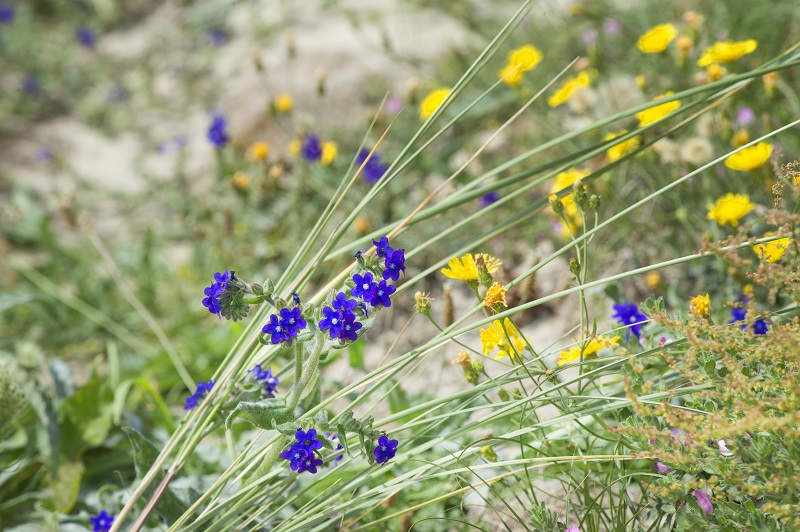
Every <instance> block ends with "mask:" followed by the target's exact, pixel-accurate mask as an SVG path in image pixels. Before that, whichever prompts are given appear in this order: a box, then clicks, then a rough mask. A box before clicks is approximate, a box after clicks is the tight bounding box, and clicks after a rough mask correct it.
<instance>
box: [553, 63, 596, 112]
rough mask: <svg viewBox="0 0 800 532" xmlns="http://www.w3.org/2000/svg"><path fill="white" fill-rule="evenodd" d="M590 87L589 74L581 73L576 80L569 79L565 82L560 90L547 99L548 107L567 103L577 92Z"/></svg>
mask: <svg viewBox="0 0 800 532" xmlns="http://www.w3.org/2000/svg"><path fill="white" fill-rule="evenodd" d="M588 86H589V74H587V73H586V72H581V73H580V74H578V75H577V76H575V77H574V78H569V79H568V80H567V81H565V82H564V83H563V84H562V85H561V87H559V88H558V90H557V91H556V92H555V94H553V95H552V96H550V98H548V99H547V105H549V106H550V107H558V106H559V105H561V104H563V103H565V102H566V101H567V100H569V99H570V97H571V96H572V95H573V94H575V92H576V91H578V90H580V89H582V88H584V87H588Z"/></svg>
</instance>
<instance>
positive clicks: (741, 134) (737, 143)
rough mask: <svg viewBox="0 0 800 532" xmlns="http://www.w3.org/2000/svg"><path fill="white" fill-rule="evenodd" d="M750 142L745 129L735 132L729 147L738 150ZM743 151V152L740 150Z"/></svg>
mask: <svg viewBox="0 0 800 532" xmlns="http://www.w3.org/2000/svg"><path fill="white" fill-rule="evenodd" d="M748 142H750V134H749V133H748V132H747V130H746V129H739V130H737V131H736V132H735V133H734V134H733V136H732V137H731V146H733V147H734V148H739V147H741V146H744V145H745V144H747V143H748ZM742 151H744V150H742Z"/></svg>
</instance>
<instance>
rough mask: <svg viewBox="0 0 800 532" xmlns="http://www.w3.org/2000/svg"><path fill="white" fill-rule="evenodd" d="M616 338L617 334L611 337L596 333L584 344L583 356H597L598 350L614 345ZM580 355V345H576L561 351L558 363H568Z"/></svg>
mask: <svg viewBox="0 0 800 532" xmlns="http://www.w3.org/2000/svg"><path fill="white" fill-rule="evenodd" d="M618 340H619V336H615V337H613V338H611V337H608V336H603V335H602V334H599V335H597V337H596V338H592V339H591V340H589V343H588V344H586V348H585V349H584V350H583V358H584V359H589V358H595V357H597V352H598V351H600V350H601V349H603V348H606V347H613V346H615V345H616V344H617V341H618ZM580 357H581V346H579V345H576V346H575V347H573V348H572V349H568V350H567V351H562V352H561V358H560V359H559V361H558V365H559V366H563V365H564V364H569V363H570V362H574V361H576V360H578V359H579V358H580Z"/></svg>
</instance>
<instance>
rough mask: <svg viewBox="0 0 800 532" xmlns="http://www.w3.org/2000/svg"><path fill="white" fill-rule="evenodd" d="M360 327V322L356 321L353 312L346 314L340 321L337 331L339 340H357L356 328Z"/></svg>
mask: <svg viewBox="0 0 800 532" xmlns="http://www.w3.org/2000/svg"><path fill="white" fill-rule="evenodd" d="M361 327H362V325H361V323H359V322H357V321H356V315H355V314H347V315H346V316H345V317H344V320H343V321H342V328H341V330H340V331H339V336H338V337H339V339H340V340H349V341H351V342H355V341H356V340H358V333H357V332H358V330H359V329H360V328H361Z"/></svg>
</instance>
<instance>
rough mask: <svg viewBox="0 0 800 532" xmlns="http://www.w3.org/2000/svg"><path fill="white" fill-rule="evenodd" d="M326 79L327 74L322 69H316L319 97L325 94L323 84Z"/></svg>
mask: <svg viewBox="0 0 800 532" xmlns="http://www.w3.org/2000/svg"><path fill="white" fill-rule="evenodd" d="M327 79H328V73H327V72H325V70H324V69H322V68H320V69H317V93H318V94H319V95H320V96H323V95H324V94H325V82H326V81H327Z"/></svg>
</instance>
